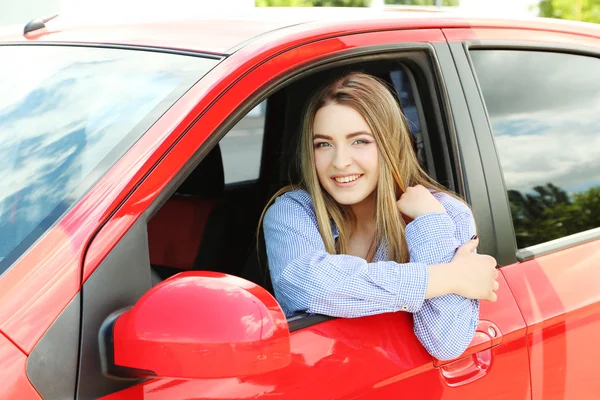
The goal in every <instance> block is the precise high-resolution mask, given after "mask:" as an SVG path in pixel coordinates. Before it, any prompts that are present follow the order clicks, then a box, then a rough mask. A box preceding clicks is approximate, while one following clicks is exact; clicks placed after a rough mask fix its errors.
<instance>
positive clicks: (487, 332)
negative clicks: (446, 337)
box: [433, 320, 502, 386]
mask: <svg viewBox="0 0 600 400" xmlns="http://www.w3.org/2000/svg"><path fill="white" fill-rule="evenodd" d="M501 342H502V332H500V329H499V328H498V326H497V325H496V324H494V323H493V322H491V321H487V320H480V321H479V323H478V324H477V329H476V330H475V336H474V337H473V340H472V341H471V343H470V344H469V346H468V347H467V349H466V350H465V352H464V353H463V354H461V355H460V356H459V357H458V358H455V359H453V360H447V361H440V360H434V361H433V365H434V366H435V367H436V368H438V369H439V371H440V374H441V375H442V378H443V380H444V382H446V384H447V385H448V386H461V385H466V384H467V383H470V382H473V381H476V380H478V379H481V378H483V377H484V376H485V375H486V374H487V372H488V370H489V369H490V366H491V365H492V362H493V355H492V350H491V349H492V348H493V347H496V346H498V345H499V344H500V343H501Z"/></svg>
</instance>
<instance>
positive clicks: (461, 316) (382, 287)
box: [263, 190, 479, 360]
mask: <svg viewBox="0 0 600 400" xmlns="http://www.w3.org/2000/svg"><path fill="white" fill-rule="evenodd" d="M434 196H435V197H436V198H437V199H438V200H439V201H440V202H441V203H442V205H443V206H444V208H445V209H446V212H445V213H431V214H426V215H422V216H420V217H418V218H416V219H415V220H414V221H412V222H411V223H409V224H408V225H407V227H406V241H407V243H408V248H409V251H410V262H409V263H406V264H399V263H396V262H394V261H389V260H388V257H387V246H386V245H385V244H382V245H381V246H379V248H378V249H377V251H376V254H375V257H374V261H373V262H372V263H368V262H367V261H365V260H364V259H362V258H360V257H355V256H350V255H345V254H336V255H332V254H329V253H327V251H326V250H325V244H324V243H323V239H322V238H321V235H320V234H319V229H318V226H317V218H316V215H315V211H314V207H313V202H312V199H311V197H310V195H309V194H308V193H307V192H305V191H303V190H294V191H291V192H287V193H285V194H283V195H281V196H279V197H278V198H277V199H276V200H275V202H274V203H273V205H271V207H269V209H268V210H267V212H266V214H265V217H264V225H263V226H264V228H263V229H264V234H265V242H266V247H267V256H268V261H269V270H270V273H271V280H272V282H273V289H274V291H275V297H276V298H277V300H278V301H279V304H280V305H281V307H282V308H283V311H284V312H285V314H286V315H287V316H291V315H292V314H294V313H295V312H298V311H305V312H307V313H315V314H324V315H330V316H334V317H347V318H352V317H361V316H366V315H373V314H380V313H386V312H396V311H405V312H410V313H412V314H413V318H414V331H415V334H416V336H417V338H418V339H419V340H420V341H421V343H422V344H423V346H424V347H425V349H427V351H428V352H429V353H430V354H431V355H432V356H434V357H436V358H438V359H440V360H448V359H452V358H456V357H458V356H460V355H461V354H462V353H463V352H464V350H465V349H466V348H467V346H468V344H469V343H470V342H471V340H472V338H473V336H474V334H475V328H476V326H477V323H478V320H479V302H478V301H476V300H470V299H466V298H464V297H461V296H458V295H455V294H449V295H445V296H440V297H436V298H432V299H428V300H425V292H426V289H427V276H428V272H427V271H428V268H427V267H428V265H432V264H441V263H447V262H449V261H450V260H451V259H452V257H453V256H454V253H455V251H456V249H457V248H458V247H459V246H460V245H462V244H464V243H466V242H467V241H469V240H470V238H471V237H472V236H473V235H475V221H474V219H473V214H472V213H471V210H470V209H469V207H467V206H466V205H465V204H463V203H462V202H460V201H458V200H456V199H455V198H453V197H451V196H448V195H447V194H443V193H434ZM332 228H333V234H334V238H336V237H337V235H338V231H337V227H336V226H335V225H333V226H332Z"/></svg>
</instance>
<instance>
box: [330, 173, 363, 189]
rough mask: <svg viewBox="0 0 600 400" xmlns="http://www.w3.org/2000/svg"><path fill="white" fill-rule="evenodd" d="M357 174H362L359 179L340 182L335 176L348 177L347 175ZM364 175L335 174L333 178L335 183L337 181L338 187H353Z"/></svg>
mask: <svg viewBox="0 0 600 400" xmlns="http://www.w3.org/2000/svg"><path fill="white" fill-rule="evenodd" d="M355 175H360V176H359V177H358V178H357V179H355V180H353V181H351V182H338V181H337V180H336V179H335V178H343V177H346V176H355ZM363 176H364V174H344V175H340V174H338V175H333V176H332V177H331V180H332V181H333V183H335V185H336V186H337V187H340V188H349V187H352V186H354V185H356V184H357V183H358V182H359V181H360V180H361V179H362V177H363Z"/></svg>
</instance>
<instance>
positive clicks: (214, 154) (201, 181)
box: [175, 145, 225, 198]
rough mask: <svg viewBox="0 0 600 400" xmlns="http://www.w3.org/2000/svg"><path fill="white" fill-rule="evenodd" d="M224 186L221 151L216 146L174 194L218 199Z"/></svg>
mask: <svg viewBox="0 0 600 400" xmlns="http://www.w3.org/2000/svg"><path fill="white" fill-rule="evenodd" d="M224 186H225V174H224V172H223V159H222V158H221V149H220V148H219V145H216V146H215V147H214V148H213V149H212V150H211V151H210V153H208V154H207V155H206V157H204V159H203V160H202V161H201V162H200V164H198V166H197V167H196V169H194V170H193V171H192V173H191V174H190V175H189V176H188V177H187V178H186V180H185V181H183V183H182V184H181V185H180V186H179V187H178V188H177V190H176V191H175V194H177V195H180V196H194V197H202V198H213V197H218V196H219V195H220V194H221V193H222V192H223V187H224Z"/></svg>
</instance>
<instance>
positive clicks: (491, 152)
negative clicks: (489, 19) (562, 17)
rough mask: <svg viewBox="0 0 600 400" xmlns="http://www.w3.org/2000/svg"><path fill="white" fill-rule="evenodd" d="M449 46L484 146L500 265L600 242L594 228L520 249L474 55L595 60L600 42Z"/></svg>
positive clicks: (496, 42) (468, 42)
mask: <svg viewBox="0 0 600 400" xmlns="http://www.w3.org/2000/svg"><path fill="white" fill-rule="evenodd" d="M557 35H560V34H557ZM588 39H589V38H588ZM449 45H450V48H451V51H452V54H453V56H454V59H455V60H456V65H457V69H458V71H459V74H460V77H461V81H462V82H463V87H464V93H465V98H466V100H467V103H468V104H469V109H470V111H471V115H472V119H473V125H474V127H475V131H476V132H477V140H478V143H479V146H480V151H481V157H482V160H483V163H484V169H485V170H486V180H487V186H488V193H489V197H490V206H491V209H492V214H493V218H494V221H493V223H494V228H495V233H496V245H497V248H498V255H497V259H498V263H499V266H500V267H501V266H503V265H510V264H515V263H521V262H526V261H529V260H532V259H535V258H538V257H541V256H544V255H547V254H552V253H555V252H558V251H560V250H564V249H568V248H571V247H574V246H577V245H580V244H584V243H588V242H590V241H594V240H597V239H600V228H593V229H590V230H587V231H582V232H578V233H575V234H572V235H568V236H563V237H561V238H558V239H554V240H550V241H547V242H543V243H539V244H536V245H533V246H528V247H524V248H522V249H519V248H518V246H517V241H516V235H515V229H514V224H513V219H512V213H511V211H510V202H509V200H508V191H507V187H506V182H505V180H504V174H503V170H502V164H501V160H500V156H499V154H498V151H497V148H496V144H495V140H494V133H493V130H492V125H491V121H490V118H489V114H488V110H487V108H486V106H485V99H484V97H483V92H482V90H481V87H480V85H479V81H478V79H477V71H476V70H475V67H474V65H473V61H472V59H471V56H470V52H471V50H517V51H534V52H552V53H560V54H571V55H576V56H586V57H594V58H596V59H598V60H600V40H599V41H598V46H599V48H598V49H595V48H592V47H587V46H576V45H571V44H569V45H567V44H555V43H545V42H526V41H508V40H477V41H475V40H465V41H462V42H451V43H449Z"/></svg>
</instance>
